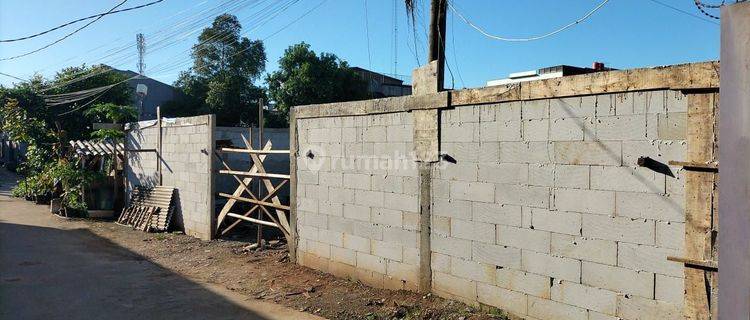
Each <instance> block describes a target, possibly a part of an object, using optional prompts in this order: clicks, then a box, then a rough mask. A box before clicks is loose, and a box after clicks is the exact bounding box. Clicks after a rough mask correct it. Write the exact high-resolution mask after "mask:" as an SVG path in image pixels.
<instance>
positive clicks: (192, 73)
mask: <svg viewBox="0 0 750 320" xmlns="http://www.w3.org/2000/svg"><path fill="white" fill-rule="evenodd" d="M241 30H242V25H240V22H239V20H237V17H235V16H233V15H230V14H222V15H220V16H218V17H216V19H214V22H213V24H212V25H211V26H210V27H208V28H206V29H204V30H203V32H201V34H200V36H198V43H197V44H196V45H194V46H193V52H192V57H193V67H192V68H191V69H190V70H189V71H187V72H183V73H181V74H180V76H179V78H178V79H177V81H176V82H175V83H174V86H175V87H176V88H178V89H180V91H182V93H184V95H185V97H184V98H183V99H180V100H178V101H176V102H174V103H170V104H167V105H166V106H165V108H164V112H165V113H166V114H169V115H176V116H186V115H196V114H202V113H214V114H216V117H217V124H219V125H250V124H253V123H256V122H257V112H256V111H254V110H257V109H255V108H257V101H258V99H260V98H263V97H264V91H263V89H261V88H259V87H257V86H256V85H255V84H254V82H255V81H256V80H258V79H259V78H260V75H261V74H262V73H263V71H264V70H265V67H266V53H265V48H264V47H263V42H261V41H260V40H252V41H251V40H250V39H248V38H246V37H241V36H240V31H241Z"/></svg>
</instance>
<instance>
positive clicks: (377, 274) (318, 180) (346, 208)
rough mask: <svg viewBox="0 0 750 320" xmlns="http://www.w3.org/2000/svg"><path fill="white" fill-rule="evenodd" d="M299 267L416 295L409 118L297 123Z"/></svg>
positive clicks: (415, 195)
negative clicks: (413, 291) (307, 267)
mask: <svg viewBox="0 0 750 320" xmlns="http://www.w3.org/2000/svg"><path fill="white" fill-rule="evenodd" d="M297 134H298V141H299V155H298V158H297V166H298V171H297V183H298V184H297V231H298V235H299V243H298V251H297V252H298V261H299V263H301V264H303V265H306V266H309V267H312V268H316V269H319V270H323V271H327V272H330V273H333V274H335V275H337V276H340V277H346V278H349V279H353V280H358V281H361V282H363V283H366V284H369V285H371V286H376V287H381V288H389V289H411V290H416V288H417V283H418V277H419V243H418V241H419V232H418V230H419V215H418V213H417V212H418V210H419V200H418V181H417V177H418V175H417V168H416V163H415V162H414V160H413V158H412V157H411V154H412V152H411V151H412V148H413V143H412V141H413V120H412V116H411V114H410V113H394V114H384V115H367V116H356V117H340V118H315V119H300V120H298V122H297Z"/></svg>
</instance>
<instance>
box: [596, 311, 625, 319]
mask: <svg viewBox="0 0 750 320" xmlns="http://www.w3.org/2000/svg"><path fill="white" fill-rule="evenodd" d="M589 320H622V318H620V317H616V316H610V315H606V314H603V313H599V312H596V311H591V310H589Z"/></svg>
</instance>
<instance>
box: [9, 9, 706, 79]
mask: <svg viewBox="0 0 750 320" xmlns="http://www.w3.org/2000/svg"><path fill="white" fill-rule="evenodd" d="M120 1H121V0H100V1H93V0H91V1H81V0H73V1H70V0H66V1H62V0H23V1H22V0H0V38H3V39H7V38H15V37H19V36H24V35H27V34H30V33H35V32H38V31H41V30H44V29H46V28H49V27H52V26H55V25H58V24H61V23H63V22H67V21H69V20H73V19H75V18H79V17H82V16H86V15H90V14H94V13H99V12H104V11H107V10H108V9H109V8H111V7H112V6H114V5H116V4H117V3H119V2H120ZM149 1H150V0H129V1H127V2H126V3H125V4H124V5H123V6H122V8H125V7H130V6H134V5H139V4H143V3H147V2H149ZM233 1H234V2H232V3H234V4H236V6H237V7H235V8H233V9H232V10H231V11H230V13H233V14H235V15H237V16H238V17H239V18H240V21H241V22H242V23H243V26H244V27H245V29H244V31H245V32H246V35H247V36H248V37H249V38H251V39H266V40H265V41H264V43H265V46H266V54H267V57H268V65H267V68H266V71H267V72H271V71H273V70H275V69H276V68H277V60H278V59H279V57H280V56H281V55H282V53H283V51H284V49H286V48H287V47H288V46H289V45H291V44H294V43H298V42H301V41H305V42H307V43H309V44H310V45H311V46H312V48H313V49H314V50H315V51H317V52H320V51H325V52H331V53H335V54H336V55H338V56H339V57H340V58H342V59H344V60H347V61H348V62H349V63H350V65H352V66H361V67H364V68H368V69H372V70H375V71H379V72H384V73H389V74H391V73H395V74H399V75H406V76H408V75H410V74H411V70H412V69H413V68H415V67H416V66H418V60H419V62H420V63H422V64H423V63H425V56H426V27H425V25H427V24H428V14H427V10H428V9H427V5H428V3H429V0H422V12H423V15H422V16H421V17H418V19H417V29H416V33H414V32H413V29H412V28H411V26H410V25H409V21H408V20H407V16H406V12H405V10H404V7H403V0H366V1H365V0H299V1H298V2H296V3H294V4H292V5H290V6H289V7H288V8H286V9H285V10H283V11H278V14H277V15H274V14H272V13H270V12H276V11H269V10H276V9H278V8H282V7H281V6H282V4H283V3H286V1H280V0H233ZM658 1H660V2H662V3H665V4H668V5H671V6H673V7H676V8H678V9H681V10H684V11H686V12H689V13H692V14H694V15H695V16H699V17H705V16H702V15H701V13H700V12H699V11H698V10H697V9H696V8H695V6H694V5H693V0H658ZM224 2H226V0H222V1H219V0H195V1H186V0H165V1H164V2H162V3H159V4H157V5H154V6H151V7H148V8H143V9H139V10H134V11H130V12H124V13H119V14H115V15H111V16H106V17H104V18H102V19H101V20H99V21H97V22H95V23H94V24H92V25H91V26H90V27H88V28H86V29H84V30H83V31H81V32H79V33H77V34H75V35H73V36H71V37H70V38H68V39H66V40H64V41H62V42H61V43H58V44H56V45H54V46H52V47H50V48H48V49H46V50H43V51H41V52H38V53H36V54H33V55H30V56H27V57H23V58H19V59H15V60H11V61H0V72H4V73H8V74H11V75H14V76H18V77H21V78H28V77H30V76H31V75H32V74H33V73H34V72H39V73H41V74H43V75H45V76H51V75H53V74H54V72H55V71H56V70H59V69H60V68H62V67H65V66H70V65H79V64H81V63H87V64H96V63H106V64H110V65H112V66H114V67H117V68H121V69H131V70H135V69H136V62H137V55H136V48H135V46H134V44H135V34H136V33H138V32H143V33H144V34H145V37H146V43H147V55H146V74H147V75H148V76H151V77H153V78H155V79H158V80H161V81H164V82H167V83H172V82H173V81H174V79H175V78H176V76H177V74H178V73H179V71H182V70H186V69H188V68H189V67H190V65H191V64H192V63H191V61H190V60H189V59H190V58H189V49H190V46H191V45H193V44H194V43H195V42H196V38H197V36H198V33H199V32H200V29H202V27H204V26H206V25H208V24H210V22H211V20H212V19H211V16H212V15H211V13H213V11H211V10H212V9H213V8H215V7H217V6H218V5H219V4H221V3H224ZM600 2H601V0H528V1H511V0H453V3H454V4H455V5H456V6H457V8H459V10H460V11H461V12H462V13H463V14H464V15H465V16H466V17H467V18H469V19H470V20H471V21H472V22H474V23H476V24H477V25H479V26H482V27H483V28H485V29H486V30H487V31H489V32H491V33H494V34H497V35H500V36H506V37H526V36H534V35H538V34H543V33H546V32H548V31H551V30H554V29H556V28H558V27H560V26H562V25H565V24H567V23H569V22H572V21H575V20H576V19H577V18H579V17H581V16H583V15H584V14H585V13H586V12H588V11H589V10H591V9H592V8H594V7H595V6H596V5H598V4H599V3H600ZM365 3H366V4H367V19H365ZM394 6H395V8H396V10H397V11H396V14H397V17H398V21H397V29H398V32H397V33H396V37H395V38H396V41H397V44H398V45H397V46H396V48H395V50H394V46H393V42H394V25H395V24H394V19H393V17H394ZM717 14H718V13H717ZM203 16H205V17H206V19H204V20H202V21H196V19H197V18H198V17H203ZM695 16H691V15H688V14H684V13H679V12H677V11H675V10H672V9H669V8H666V7H664V6H662V5H659V4H657V3H655V2H654V1H653V0H610V1H609V3H607V4H606V5H605V6H604V7H603V8H602V9H601V10H600V11H598V12H597V13H596V14H594V15H593V16H592V17H591V18H590V19H589V20H587V21H586V22H584V23H582V24H579V25H577V26H574V27H572V28H570V29H568V30H566V31H564V32H562V33H560V34H557V35H555V36H553V37H550V38H547V39H543V40H539V41H533V42H525V43H516V42H501V41H496V40H492V39H489V38H486V37H484V36H483V35H481V34H479V33H478V32H477V31H475V30H474V29H472V28H470V27H469V26H468V25H467V24H465V23H464V22H463V21H462V20H461V19H460V18H459V17H458V16H454V14H453V13H450V14H449V16H448V35H447V36H448V40H447V41H446V43H447V49H446V53H447V56H448V62H449V67H450V69H451V71H452V72H453V77H451V75H450V73H447V74H446V85H447V87H451V86H455V88H461V87H478V86H483V85H484V84H485V82H486V81H487V80H491V79H497V78H504V77H506V76H507V74H508V73H511V72H516V71H523V70H531V69H536V68H539V67H545V66H553V65H559V64H569V65H576V66H590V65H591V63H592V62H593V61H601V62H604V63H606V64H607V65H608V66H611V67H614V68H635V67H644V66H656V65H665V64H676V63H683V62H694V61H704V60H715V59H718V56H719V26H718V25H716V24H714V23H711V22H708V21H706V20H710V18H707V17H705V19H699V18H696V17H695ZM297 19H299V20H298V21H296V22H295V20H297ZM365 21H368V22H369V23H368V24H367V26H368V28H367V29H369V43H370V44H369V48H370V49H369V53H368V40H367V39H368V37H367V34H368V32H367V31H366V30H367V29H366V28H365V27H366V23H365ZM290 23H291V24H290ZM82 25H83V23H79V24H77V25H75V26H71V27H68V28H66V29H64V30H60V31H57V32H54V33H51V34H48V35H45V36H41V37H37V38H34V39H32V40H27V41H20V42H13V43H0V58H3V57H8V56H14V55H17V54H20V53H23V52H26V51H30V50H33V49H36V48H38V47H41V46H44V45H45V44H47V43H50V42H52V41H54V40H56V39H58V38H60V37H62V36H64V35H65V34H67V33H68V32H70V31H73V30H75V29H76V28H77V27H79V26H82ZM285 26H288V27H287V28H285V29H283V30H282V28H284V27H285ZM280 30H281V31H280ZM279 31H280V32H279ZM415 37H416V46H415V41H414V39H415ZM112 52H116V54H112ZM394 53H395V54H394ZM394 56H395V57H396V59H394ZM452 78H453V79H454V80H451V79H452ZM405 80H406V81H410V79H409V78H408V77H407V78H405ZM14 81H17V80H14V79H11V78H8V77H5V76H1V75H0V84H4V85H9V84H11V83H12V82H14Z"/></svg>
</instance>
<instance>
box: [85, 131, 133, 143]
mask: <svg viewBox="0 0 750 320" xmlns="http://www.w3.org/2000/svg"><path fill="white" fill-rule="evenodd" d="M91 138H92V139H97V140H117V141H120V140H122V139H123V138H125V132H124V131H122V130H117V129H99V130H96V131H94V132H92V133H91Z"/></svg>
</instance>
